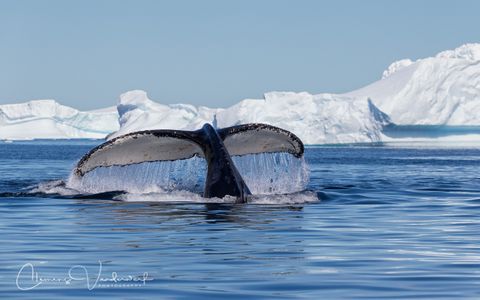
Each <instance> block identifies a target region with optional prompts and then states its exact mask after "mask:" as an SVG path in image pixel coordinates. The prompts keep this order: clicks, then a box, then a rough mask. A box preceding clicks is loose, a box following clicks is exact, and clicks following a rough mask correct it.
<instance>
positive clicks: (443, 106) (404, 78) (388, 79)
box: [347, 44, 480, 125]
mask: <svg viewBox="0 0 480 300" xmlns="http://www.w3.org/2000/svg"><path fill="white" fill-rule="evenodd" d="M347 95H348V96H351V97H355V98H364V99H365V98H370V99H372V101H373V103H375V105H376V106H377V107H378V108H380V109H381V110H382V111H383V112H385V113H386V114H388V115H389V116H390V118H391V120H392V121H393V122H394V123H396V124H399V125H480V44H465V45H463V46H461V47H458V48H457V49H454V50H447V51H443V52H440V53H439V54H437V55H436V56H435V57H429V58H424V59H419V60H417V61H415V62H412V61H411V60H408V59H406V60H405V59H404V60H400V61H398V62H394V63H393V64H391V65H390V67H388V69H387V70H386V71H385V72H384V73H383V78H382V79H381V80H379V81H377V82H374V83H372V84H370V85H368V86H366V87H364V88H361V89H359V90H356V91H353V92H350V93H348V94H347Z"/></svg>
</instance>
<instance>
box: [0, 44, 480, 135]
mask: <svg viewBox="0 0 480 300" xmlns="http://www.w3.org/2000/svg"><path fill="white" fill-rule="evenodd" d="M206 122H210V123H213V124H214V125H217V126H218V127H226V126H232V125H236V124H241V123H249V122H261V123H267V124H271V125H274V126H278V127H282V128H285V129H287V130H289V131H292V132H293V133H295V134H296V135H298V136H299V137H300V138H301V139H302V140H303V141H304V142H305V143H306V144H324V143H356V142H375V141H382V140H390V139H389V138H388V137H386V136H385V135H384V134H382V128H383V127H384V126H385V125H387V124H389V123H393V124H397V125H447V126H457V125H462V126H480V44H465V45H462V46H460V47H458V48H456V49H454V50H447V51H442V52H440V53H438V54H437V55H435V56H433V57H428V58H423V59H418V60H416V61H413V60H410V59H402V60H399V61H396V62H394V63H392V64H391V65H390V66H389V67H388V68H387V69H386V70H385V71H384V72H383V74H382V78H381V79H380V80H378V81H376V82H374V83H372V84H370V85H368V86H366V87H363V88H361V89H358V90H355V91H352V92H350V93H346V94H341V95H339V94H327V93H324V94H317V95H312V94H310V93H307V92H300V93H296V92H270V93H266V94H265V95H264V97H263V99H245V100H243V101H240V102H239V103H237V104H235V105H233V106H231V107H228V108H208V107H203V106H201V107H195V106H193V105H188V104H173V105H172V104H170V105H166V104H162V103H158V102H155V101H152V100H150V99H149V98H148V96H147V93H146V92H144V91H140V90H134V91H129V92H126V93H124V94H122V95H121V96H120V102H119V103H118V105H117V107H116V108H115V107H111V108H107V109H103V110H95V111H85V112H82V111H78V110H76V109H74V108H71V107H67V106H63V105H60V104H58V103H57V102H55V101H53V100H36V101H30V102H27V103H22V104H9V105H0V139H32V138H104V137H105V136H107V134H109V135H108V138H110V139H111V138H114V137H116V136H119V135H122V134H125V133H128V132H133V131H138V130H146V129H184V130H194V129H198V128H200V127H201V126H202V125H203V124H204V123H206Z"/></svg>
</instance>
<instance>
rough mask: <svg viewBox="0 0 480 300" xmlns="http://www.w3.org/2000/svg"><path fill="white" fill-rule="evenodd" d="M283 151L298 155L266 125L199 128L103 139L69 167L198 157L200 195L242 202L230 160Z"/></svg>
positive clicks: (294, 141)
mask: <svg viewBox="0 0 480 300" xmlns="http://www.w3.org/2000/svg"><path fill="white" fill-rule="evenodd" d="M265 152H287V153H290V154H292V155H294V156H295V157H301V156H302V155H303V152H304V146H303V143H302V141H301V140H300V139H299V138H298V137H297V136H295V135H294V134H293V133H291V132H289V131H287V130H284V129H281V128H278V127H275V126H271V125H266V124H245V125H238V126H232V127H228V128H223V129H218V130H217V129H214V128H213V127H212V126H211V125H210V124H205V125H204V126H203V127H202V129H199V130H196V131H184V130H166V129H163V130H145V131H137V132H132V133H129V134H126V135H123V136H119V137H117V138H115V139H112V140H110V141H107V142H105V143H103V144H101V145H99V146H97V147H95V148H93V149H92V150H91V151H89V152H88V153H87V154H85V155H84V156H83V157H82V158H81V159H80V161H79V162H78V164H77V166H76V167H75V169H74V174H75V175H77V176H80V177H81V176H84V175H85V174H86V173H88V172H90V171H92V170H94V169H95V168H98V167H110V166H126V165H132V164H139V163H143V162H155V161H172V160H179V159H188V158H191V157H193V156H198V157H203V158H205V159H206V161H207V165H208V171H207V178H206V183H205V192H204V197H219V198H222V197H224V196H226V195H231V196H236V197H237V199H238V202H246V199H247V195H249V194H250V191H249V189H248V187H247V185H246V184H245V182H244V180H243V178H242V177H241V176H240V174H239V173H238V171H237V169H236V167H235V165H234V163H233V161H232V159H231V156H234V155H246V154H257V153H265Z"/></svg>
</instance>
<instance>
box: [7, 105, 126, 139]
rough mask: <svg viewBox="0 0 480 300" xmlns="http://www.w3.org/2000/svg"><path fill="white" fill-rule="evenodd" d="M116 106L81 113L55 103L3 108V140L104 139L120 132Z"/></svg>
mask: <svg viewBox="0 0 480 300" xmlns="http://www.w3.org/2000/svg"><path fill="white" fill-rule="evenodd" d="M118 129H119V124H118V113H117V110H116V108H115V107H109V108H104V109H98V110H91V111H83V112H82V111H78V110H76V109H74V108H71V107H68V106H64V105H61V104H59V103H57V102H55V101H54V100H33V101H29V102H26V103H20V104H5V105H0V139H4V140H25V139H70V138H72V139H73V138H88V139H100V138H105V136H106V135H107V134H109V133H111V132H112V131H115V130H118Z"/></svg>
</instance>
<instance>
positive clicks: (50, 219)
mask: <svg viewBox="0 0 480 300" xmlns="http://www.w3.org/2000/svg"><path fill="white" fill-rule="evenodd" d="M96 143H97V142H95V141H93V142H92V141H78V142H72V141H69V142H52V141H43V142H41V141H38V142H22V143H19V142H14V143H10V144H5V143H1V144H0V193H1V196H2V197H1V198H0V298H1V299H53V298H67V297H69V298H78V299H84V298H86V297H105V298H111V299H140V298H175V299H183V298H205V299H212V298H217V299H225V298H229V299H230V298H231V299H244V298H246V297H249V296H252V297H255V298H275V299H277V298H319V297H323V298H325V299H332V298H344V299H352V298H354V299H362V298H364V299H374V298H380V299H385V298H446V299H451V298H470V299H479V298H480V217H479V214H480V172H479V171H480V149H479V148H472V147H471V148H468V149H466V148H462V147H455V148H451V147H446V148H438V147H436V148H412V147H396V146H388V145H387V146H372V147H365V146H362V147H359V146H357V147H355V146H343V147H316V148H308V149H307V151H306V158H307V161H308V163H309V165H310V169H311V180H310V184H309V187H308V188H309V189H310V190H312V191H315V192H316V193H317V194H318V197H319V201H318V202H316V203H308V204H303V205H302V204H295V205H252V204H250V205H229V204H223V205H215V204H213V205H208V206H207V205H204V204H199V203H183V204H179V203H154V202H122V201H112V200H102V199H88V198H87V199H62V198H58V197H53V196H52V197H48V196H46V195H40V194H39V195H28V194H24V193H18V192H22V191H24V190H25V188H26V187H28V186H35V185H36V184H38V183H40V182H45V181H48V180H55V179H61V178H65V177H66V176H68V174H69V171H70V169H71V167H72V166H73V165H74V163H75V161H76V160H77V159H78V158H79V157H81V155H83V154H84V153H85V152H86V151H87V150H89V149H90V148H91V147H93V146H94V145H95V144H96ZM22 267H23V269H22ZM32 269H33V271H34V274H33V275H34V276H33V278H32ZM69 271H70V274H69ZM87 272H88V275H87ZM72 278H74V279H72ZM97 279H99V281H97V282H95V281H96V280H97ZM87 281H88V283H87ZM21 289H24V290H21Z"/></svg>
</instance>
